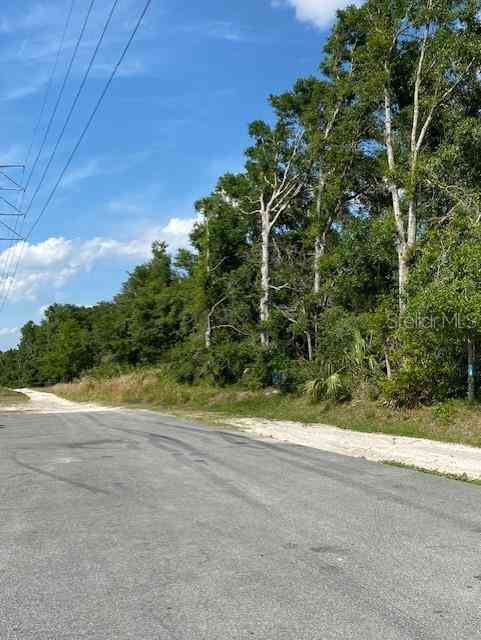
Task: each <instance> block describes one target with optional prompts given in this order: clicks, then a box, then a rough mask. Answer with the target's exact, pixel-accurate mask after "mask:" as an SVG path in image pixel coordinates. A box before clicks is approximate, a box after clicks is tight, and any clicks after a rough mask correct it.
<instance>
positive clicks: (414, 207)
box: [339, 0, 481, 313]
mask: <svg viewBox="0 0 481 640" xmlns="http://www.w3.org/2000/svg"><path fill="white" fill-rule="evenodd" d="M480 8H481V7H480V3H479V2H476V1H469V2H466V1H456V2H452V1H450V0H428V1H427V2H426V1H425V0H399V1H397V2H388V1H387V0H368V1H367V2H366V3H365V4H364V5H363V6H362V7H361V8H359V9H353V8H351V9H349V10H348V11H347V12H345V13H341V16H340V27H339V28H340V29H344V30H347V32H348V33H351V38H355V39H356V42H357V43H358V46H357V48H356V72H355V83H354V84H355V90H356V92H357V93H358V94H359V96H360V97H361V98H362V99H363V100H364V101H367V103H369V104H370V105H371V108H372V110H373V112H375V113H376V114H377V118H378V122H379V127H380V132H379V136H378V138H377V143H376V144H377V145H378V146H379V150H378V153H379V156H380V158H381V159H382V161H383V165H384V180H385V184H386V187H387V189H388V191H389V193H390V196H391V200H392V209H393V214H394V220H395V228H396V246H397V252H398V271H399V278H398V280H399V282H398V287H399V308H400V312H401V313H402V312H403V310H404V309H405V305H406V286H407V280H408V275H409V268H410V265H411V263H412V261H413V257H414V251H415V247H416V241H417V231H418V203H419V198H420V191H421V190H422V188H423V187H424V186H425V185H424V184H423V167H424V164H425V162H426V158H427V156H429V154H432V153H434V152H435V150H436V146H437V140H436V136H435V131H434V129H435V124H436V119H437V118H438V117H439V116H440V115H441V114H442V112H443V111H444V110H446V109H448V108H449V107H450V106H451V105H453V104H455V102H456V100H457V98H458V96H459V95H460V94H461V93H462V92H463V90H464V89H465V87H466V85H467V84H468V83H469V82H472V80H473V78H474V77H475V76H476V73H477V67H478V63H479V50H480V46H479V30H478V29H479V26H478V15H479V11H480ZM359 42H361V43H362V44H360V45H359ZM381 141H382V142H381Z"/></svg>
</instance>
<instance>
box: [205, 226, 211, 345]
mask: <svg viewBox="0 0 481 640" xmlns="http://www.w3.org/2000/svg"><path fill="white" fill-rule="evenodd" d="M205 236H206V259H205V275H206V282H207V283H208V282H209V276H210V229H209V218H208V216H206V219H205ZM211 344H212V323H211V312H210V311H209V313H208V314H207V321H206V326H205V332H204V346H205V348H206V349H210V347H211Z"/></svg>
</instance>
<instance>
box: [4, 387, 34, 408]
mask: <svg viewBox="0 0 481 640" xmlns="http://www.w3.org/2000/svg"><path fill="white" fill-rule="evenodd" d="M29 401H30V398H28V397H27V396H26V395H24V394H23V393H19V392H18V391H13V389H6V388H5V387H0V407H1V406H3V407H9V406H12V405H16V404H23V403H24V402H29Z"/></svg>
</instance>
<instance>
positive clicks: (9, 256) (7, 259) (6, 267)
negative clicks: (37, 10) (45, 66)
mask: <svg viewBox="0 0 481 640" xmlns="http://www.w3.org/2000/svg"><path fill="white" fill-rule="evenodd" d="M75 2H76V0H71V2H70V7H69V10H68V12H67V16H66V19H65V24H64V28H63V31H62V36H61V39H60V42H59V46H58V48H57V53H56V56H55V61H54V65H53V67H52V71H51V73H50V77H49V80H48V83H47V87H46V90H45V93H44V97H43V102H42V106H41V109H40V112H39V116H38V118H37V121H36V124H35V126H34V129H33V133H32V140H31V142H30V145H29V148H28V152H27V158H26V161H25V165H24V167H23V170H24V171H23V173H25V167H28V165H29V163H30V158H31V155H32V151H33V147H34V144H35V139H36V137H37V133H38V131H39V130H40V125H41V123H42V120H43V116H44V113H45V109H46V107H47V104H48V98H49V96H50V92H51V89H52V86H53V81H54V78H55V75H56V73H57V68H58V63H59V61H60V56H61V54H62V51H63V48H64V45H65V39H66V37H67V33H68V30H69V27H70V23H71V19H72V14H73V10H74V6H75ZM75 55H76V53H75ZM68 75H69V72H67V74H66V77H65V79H64V83H63V85H62V88H61V90H60V92H59V96H58V99H57V103H56V105H55V108H54V110H53V112H52V114H51V117H50V121H49V123H48V126H47V130H46V133H45V136H44V138H43V140H42V144H41V145H40V149H39V152H38V154H37V157H36V159H35V162H34V164H33V165H32V169H31V171H30V172H29V176H28V178H27V181H26V182H25V183H24V184H23V191H22V193H21V196H20V197H19V207H18V208H19V210H20V211H22V210H23V204H24V201H25V197H26V193H27V190H28V187H29V185H30V181H31V179H32V176H33V174H34V172H35V169H36V167H37V163H38V161H39V159H40V157H41V154H42V152H43V149H44V146H45V143H46V141H47V137H48V134H49V132H50V128H51V126H52V123H53V120H54V118H55V115H56V113H57V109H58V105H59V104H60V101H61V99H62V95H63V92H64V90H65V85H66V84H67V80H68ZM7 177H8V176H7ZM23 179H24V178H22V181H23ZM24 220H25V218H24V216H23V217H22V218H21V219H20V235H21V234H22V232H23V227H24ZM18 224H19V219H17V220H16V221H15V233H17V230H18ZM16 244H18V240H17V239H16V238H12V240H11V243H10V246H9V247H8V248H7V249H6V250H5V252H4V254H3V261H2V266H1V268H0V271H1V274H2V275H1V282H2V285H1V288H2V295H3V294H4V293H5V291H4V290H5V287H6V286H7V285H6V282H7V275H8V273H9V271H10V267H11V264H12V260H13V259H14V257H13V254H14V253H15V246H16Z"/></svg>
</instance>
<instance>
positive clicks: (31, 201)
mask: <svg viewBox="0 0 481 640" xmlns="http://www.w3.org/2000/svg"><path fill="white" fill-rule="evenodd" d="M95 2H96V0H91V2H90V5H89V8H88V11H87V13H86V15H85V19H84V21H83V24H82V29H81V30H80V34H79V36H78V38H77V42H76V44H75V48H74V51H73V53H72V57H71V58H70V62H69V65H68V68H67V72H66V74H65V77H64V80H63V84H62V87H61V89H60V92H59V95H58V98H57V102H56V104H55V108H54V110H53V113H52V116H51V118H50V122H49V125H48V127H47V130H46V132H45V135H44V138H43V141H42V146H41V148H40V151H39V153H38V154H37V157H36V159H35V163H34V167H33V168H34V169H35V167H36V165H37V162H38V160H39V157H40V154H41V153H42V150H43V148H44V146H45V143H46V140H47V138H48V135H49V133H50V130H51V127H52V124H53V121H54V118H55V116H56V114H57V111H58V107H59V105H60V102H61V100H62V96H63V93H64V91H65V87H66V85H67V82H68V80H69V78H70V75H71V73H72V67H73V64H74V62H75V60H76V58H77V53H78V50H79V48H80V44H81V43H82V40H83V37H84V34H85V30H86V28H87V24H88V21H89V19H90V16H91V14H92V10H93V8H94V5H95ZM116 2H118V0H116ZM104 33H105V32H103V34H102V36H101V38H103V35H104ZM88 71H89V70H88ZM87 77H88V73H87ZM85 82H86V78H85V75H84V78H83V81H82V83H81V85H80V89H79V90H78V91H77V94H76V96H75V98H74V101H73V103H72V106H71V107H70V111H69V113H68V116H67V118H66V120H65V123H64V125H63V127H62V130H61V132H60V135H59V137H58V138H57V142H56V144H55V147H54V149H53V151H52V153H51V154H50V158H49V160H48V162H47V165H46V167H45V169H44V171H43V173H42V176H41V178H40V182H39V183H38V185H37V187H36V189H35V191H34V194H33V196H32V198H31V200H30V204H29V205H28V207H27V209H26V210H25V215H28V212H29V211H30V209H31V208H32V205H33V202H34V200H35V198H36V197H37V195H38V193H39V191H40V189H41V188H42V185H43V183H44V181H45V178H46V176H47V173H48V171H49V169H50V167H51V165H52V162H53V160H54V158H55V155H56V153H57V150H58V147H59V145H60V142H61V140H62V138H63V136H64V134H65V130H66V129H67V127H68V125H69V122H70V118H71V117H72V114H73V112H74V109H75V107H76V105H77V102H78V100H79V97H80V94H81V93H82V90H83V87H84V85H85ZM32 174H33V171H31V172H30V178H29V180H28V185H27V188H28V186H29V184H30V179H31V176H32Z"/></svg>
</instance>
